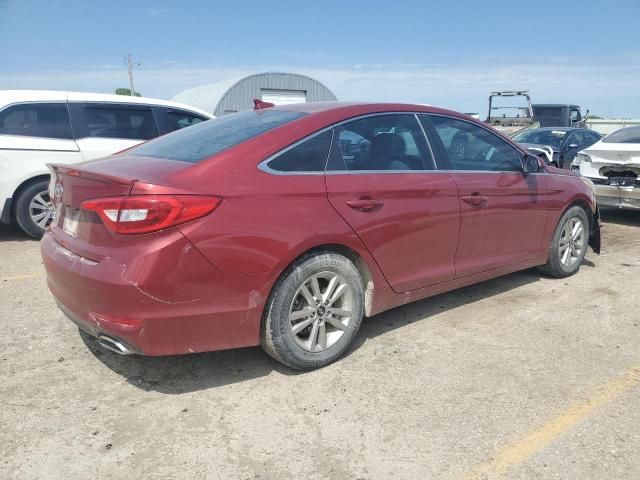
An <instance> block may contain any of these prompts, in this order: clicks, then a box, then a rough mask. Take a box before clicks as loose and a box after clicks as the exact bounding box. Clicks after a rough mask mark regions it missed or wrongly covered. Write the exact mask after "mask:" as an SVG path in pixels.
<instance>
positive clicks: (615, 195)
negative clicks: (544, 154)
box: [571, 126, 640, 210]
mask: <svg viewBox="0 0 640 480" xmlns="http://www.w3.org/2000/svg"><path fill="white" fill-rule="evenodd" d="M571 169H572V170H574V171H578V172H579V173H580V175H581V176H583V177H586V178H588V179H589V180H591V181H592V182H593V184H594V185H595V190H596V196H597V199H598V204H599V205H603V206H610V207H618V208H625V209H634V210H635V209H640V127H638V126H635V127H626V128H621V129H620V130H616V131H615V132H613V133H611V134H609V135H607V136H606V137H605V138H603V139H602V140H600V141H599V142H597V143H595V144H594V145H592V146H590V147H589V148H587V149H585V150H583V151H582V152H580V153H578V155H576V158H575V160H574V161H573V163H572V165H571Z"/></svg>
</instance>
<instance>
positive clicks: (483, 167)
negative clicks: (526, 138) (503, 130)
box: [430, 115, 522, 172]
mask: <svg viewBox="0 0 640 480" xmlns="http://www.w3.org/2000/svg"><path fill="white" fill-rule="evenodd" d="M430 118H431V122H432V124H433V128H434V130H435V132H436V134H437V135H438V137H439V138H440V140H441V141H442V144H443V146H444V150H445V152H446V154H447V157H448V159H449V164H450V166H451V167H450V168H451V169H452V170H477V171H490V172H493V171H496V172H498V171H507V172H521V171H522V161H521V154H520V152H518V151H517V150H516V149H515V148H514V147H512V146H511V145H509V144H508V143H507V142H505V141H504V140H503V139H501V138H500V137H499V136H497V135H495V134H494V133H491V132H490V131H489V130H487V129H485V128H482V127H480V126H478V125H474V124H473V123H471V122H465V121H462V120H457V119H454V118H451V117H443V116H438V115H430Z"/></svg>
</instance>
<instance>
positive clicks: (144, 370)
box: [80, 270, 541, 395]
mask: <svg viewBox="0 0 640 480" xmlns="http://www.w3.org/2000/svg"><path fill="white" fill-rule="evenodd" d="M540 278H541V276H540V274H539V273H537V272H536V271H535V270H526V271H522V272H517V273H513V274H510V275H506V276H503V277H499V278H496V279H493V280H489V281H486V282H483V283H479V284H476V285H472V286H469V287H465V288H462V289H459V290H455V291H453V292H449V293H445V294H441V295H437V296H434V297H431V298H428V299H425V300H421V301H418V302H413V303H411V304H408V305H404V306H402V307H397V308H394V309H392V310H389V311H386V312H384V313H381V314H379V315H376V316H373V317H371V318H367V319H365V320H364V321H363V323H362V326H361V328H360V331H359V332H358V336H357V337H356V340H355V342H354V344H353V346H352V347H351V348H350V349H349V352H348V353H347V355H350V354H351V353H353V351H354V350H356V349H357V348H358V347H359V346H361V345H362V344H363V343H365V342H366V341H367V340H368V339H371V338H375V337H377V336H379V335H384V334H386V333H387V332H390V331H393V330H396V329H399V328H403V327H405V326H407V325H409V324H411V323H414V322H416V321H418V322H421V323H424V324H425V327H426V326H427V325H428V322H429V321H430V320H431V318H432V317H433V316H434V315H435V314H437V313H440V312H444V311H447V310H451V309H455V308H458V307H460V306H462V305H466V304H469V303H473V302H476V301H480V300H484V299H487V298H490V297H492V296H494V295H499V294H501V293H504V292H508V291H510V290H513V289H516V288H519V287H522V286H524V285H528V284H530V283H533V282H536V281H539V280H540ZM80 335H81V337H82V339H83V341H84V343H85V344H86V345H87V347H88V348H89V350H91V352H93V354H94V355H95V356H96V357H97V358H98V359H99V360H100V361H101V362H102V363H103V364H104V365H106V366H107V367H108V368H110V369H111V370H112V371H114V372H115V373H117V374H118V375H121V376H122V377H124V378H125V379H126V381H127V382H128V383H129V384H131V385H133V386H135V387H137V388H140V389H142V390H146V391H156V392H160V393H165V394H169V395H179V394H182V393H188V392H194V391H199V390H207V389H211V388H216V387H219V386H223V385H230V384H234V383H238V382H243V381H245V380H250V379H255V378H260V377H264V376H267V375H270V374H273V373H274V372H275V373H277V374H281V375H299V374H303V373H304V372H298V371H295V370H292V369H289V368H287V367H285V366H283V365H282V364H280V363H278V362H276V361H275V360H273V359H272V358H271V357H269V356H268V355H267V354H266V353H264V351H263V350H262V349H261V348H260V347H252V348H241V349H236V350H224V351H218V352H208V353H196V354H190V355H178V356H171V357H144V356H139V355H130V356H120V355H118V354H115V353H112V352H110V351H108V350H105V349H104V348H102V347H101V346H100V345H99V344H98V342H97V340H96V339H95V338H93V337H91V336H90V335H88V334H86V333H84V332H82V331H81V332H80Z"/></svg>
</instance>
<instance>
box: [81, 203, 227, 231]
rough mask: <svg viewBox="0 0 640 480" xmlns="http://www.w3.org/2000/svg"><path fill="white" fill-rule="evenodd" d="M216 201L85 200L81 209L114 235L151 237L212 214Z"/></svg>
mask: <svg viewBox="0 0 640 480" xmlns="http://www.w3.org/2000/svg"><path fill="white" fill-rule="evenodd" d="M221 201H222V199H221V198H219V197H209V196H201V195H136V196H130V197H106V198H94V199H91V200H86V201H85V202H83V203H82V207H81V208H82V209H83V210H88V211H90V212H96V213H97V214H98V215H99V216H100V218H101V219H102V221H103V222H104V224H105V225H106V226H107V227H108V228H109V229H111V230H113V231H114V232H116V233H121V234H136V233H150V232H156V231H158V230H162V229H165V228H169V227H173V226H175V225H180V224H181V223H185V222H189V221H191V220H195V219H196V218H201V217H204V216H205V215H209V214H210V213H211V212H213V211H214V210H215V209H216V208H217V207H218V205H220V202H221Z"/></svg>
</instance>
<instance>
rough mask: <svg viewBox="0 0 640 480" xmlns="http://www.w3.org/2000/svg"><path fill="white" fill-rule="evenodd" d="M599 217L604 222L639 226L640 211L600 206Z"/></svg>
mask: <svg viewBox="0 0 640 480" xmlns="http://www.w3.org/2000/svg"><path fill="white" fill-rule="evenodd" d="M600 219H601V220H602V222H604V223H615V224H617V225H626V226H629V227H640V211H638V210H622V209H617V208H606V207H603V208H600Z"/></svg>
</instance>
